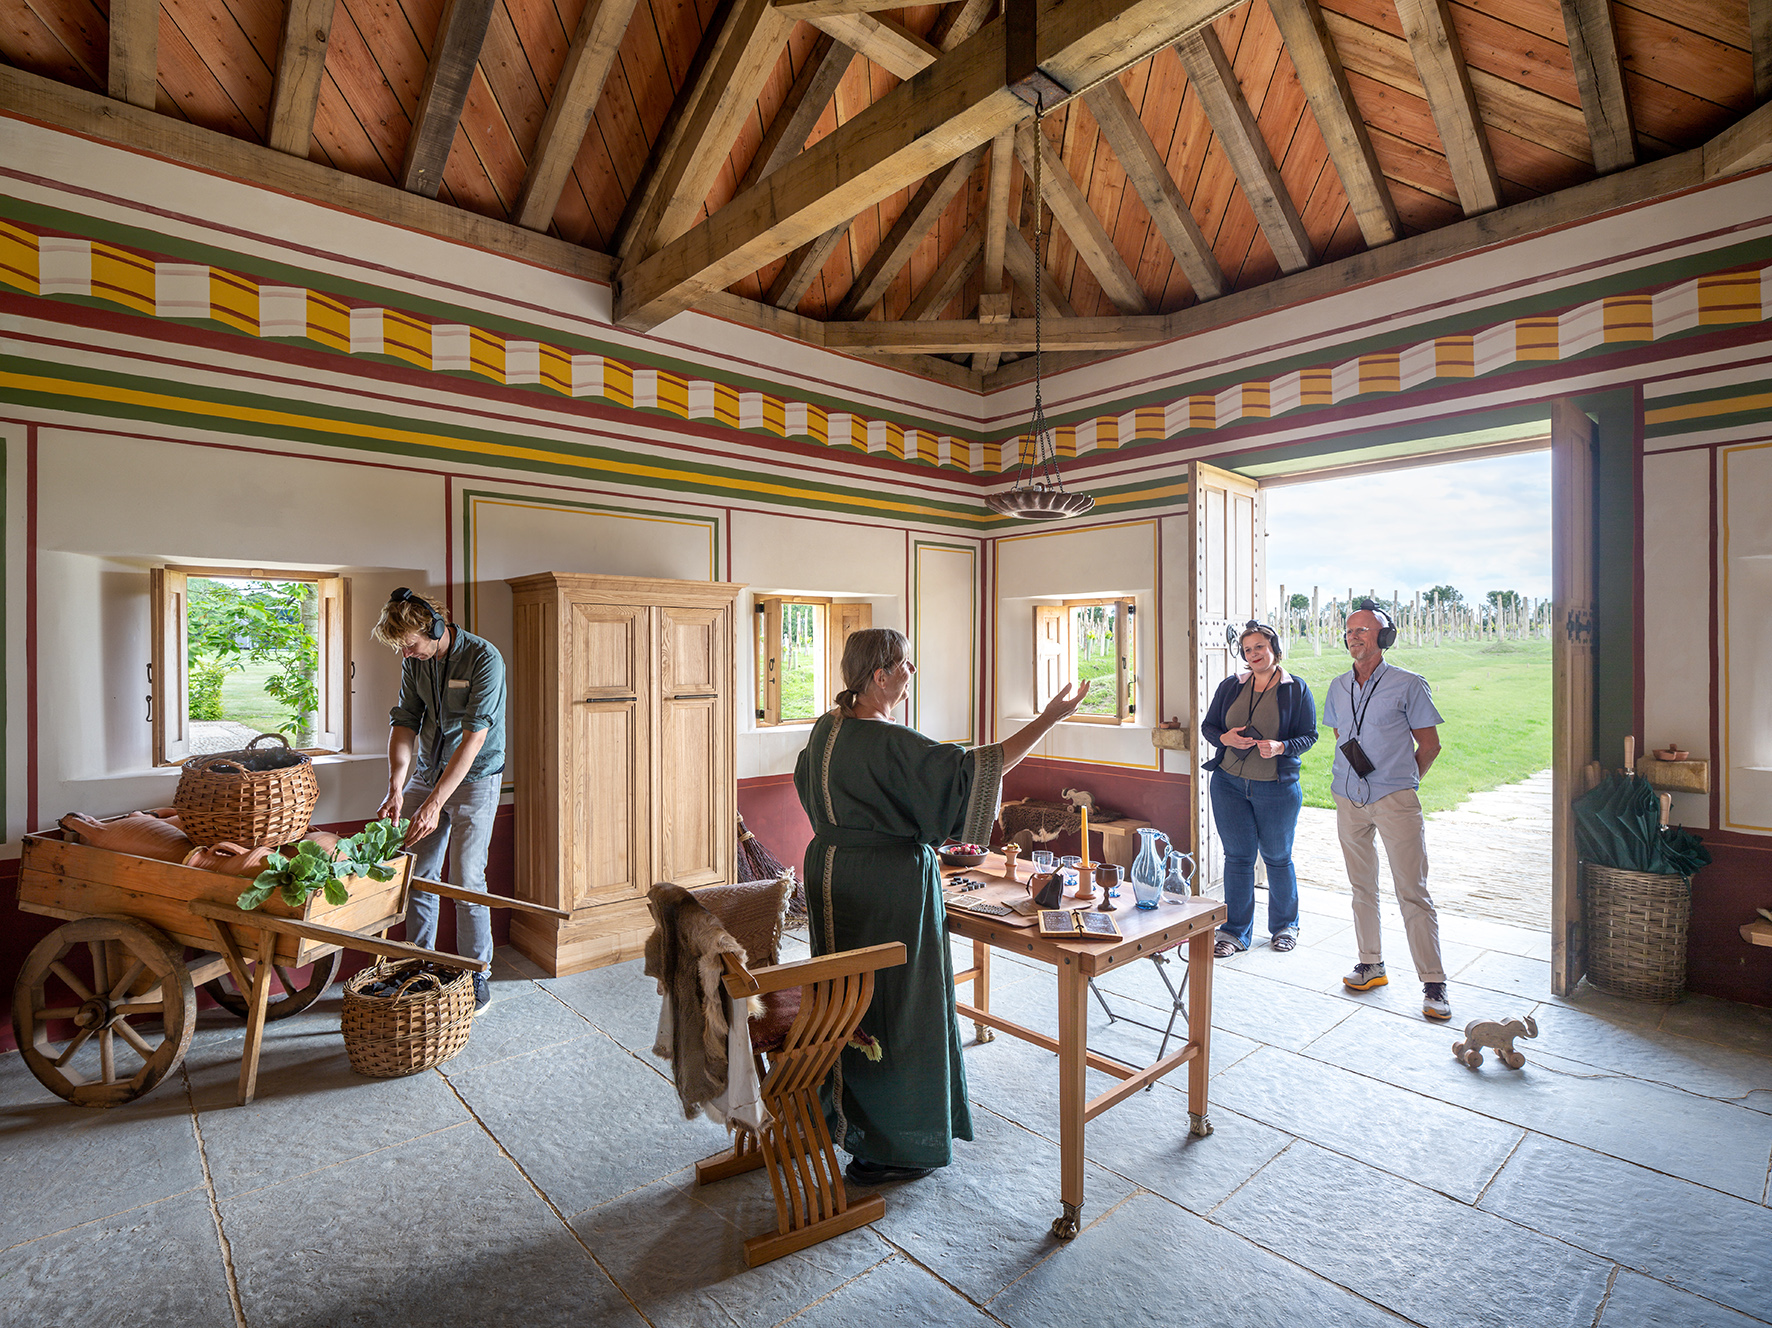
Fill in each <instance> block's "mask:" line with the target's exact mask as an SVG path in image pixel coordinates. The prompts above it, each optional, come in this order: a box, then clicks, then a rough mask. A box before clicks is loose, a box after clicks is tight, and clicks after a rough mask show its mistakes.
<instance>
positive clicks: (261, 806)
mask: <svg viewBox="0 0 1772 1328" xmlns="http://www.w3.org/2000/svg"><path fill="white" fill-rule="evenodd" d="M267 738H275V739H276V740H277V741H278V742H279V743H281V744H282V746H281V747H266V748H263V749H260V748H259V744H260V743H261V742H264V741H265V740H266V739H267ZM319 800H320V785H319V782H318V781H317V780H316V779H315V778H314V763H313V762H312V761H310V760H309V759H308V758H307V757H306V756H304V755H303V754H302V753H301V752H298V751H295V750H294V749H292V748H291V747H290V745H289V739H287V738H285V737H284V736H283V735H282V734H281V733H261V734H259V735H258V737H256V738H254V739H253V740H252V741H251V742H249V743H247V744H246V746H245V747H244V748H242V749H241V750H240V751H237V752H217V753H216V754H214V755H213V756H194V757H192V758H191V759H190V760H188V761H186V762H185V765H184V772H183V773H182V774H181V775H180V776H179V780H178V792H177V794H175V795H174V797H173V799H172V805H173V806H174V807H177V808H178V815H179V821H180V823H181V824H182V825H183V826H184V830H185V833H186V834H187V835H189V836H190V837H191V839H192V840H193V841H194V842H195V843H198V844H202V845H209V844H221V843H229V844H240V845H242V846H243V847H245V848H263V847H265V846H267V845H273V846H274V845H277V844H287V843H290V842H291V841H293V840H297V839H300V838H301V837H302V836H303V835H305V834H306V833H307V832H308V821H309V820H310V818H312V816H313V814H314V804H315V803H316V802H318V801H319Z"/></svg>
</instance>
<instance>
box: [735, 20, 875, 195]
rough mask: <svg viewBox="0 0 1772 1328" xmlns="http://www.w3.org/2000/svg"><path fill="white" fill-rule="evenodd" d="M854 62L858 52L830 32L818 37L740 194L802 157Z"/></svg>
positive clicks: (760, 147) (743, 183) (742, 182)
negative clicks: (807, 142)
mask: <svg viewBox="0 0 1772 1328" xmlns="http://www.w3.org/2000/svg"><path fill="white" fill-rule="evenodd" d="M853 59H855V52H854V51H852V50H850V49H849V48H848V47H847V46H845V45H843V44H842V43H841V42H839V41H838V40H837V39H836V38H835V37H832V36H831V35H830V34H829V33H827V32H821V33H819V34H818V40H817V42H815V43H814V44H813V47H812V51H811V54H810V55H808V56H807V58H806V61H805V63H804V64H802V65H801V66H800V72H799V74H797V75H796V76H795V78H794V85H793V86H792V87H791V88H789V89H788V94H787V96H786V97H785V98H783V100H782V103H781V107H780V109H779V110H777V111H776V113H775V116H774V118H773V119H771V120H770V122H769V128H768V130H767V131H766V132H765V133H764V135H763V141H762V143H760V144H759V145H758V147H757V153H756V155H755V156H754V157H752V158H751V165H750V169H748V170H747V171H746V172H745V174H744V179H742V180H740V181H739V184H738V188H739V192H740V193H743V192H744V191H745V190H746V189H749V188H750V187H751V186H752V185H754V184H755V183H757V181H758V180H761V179H762V178H763V177H764V176H765V175H768V174H769V173H770V172H771V171H774V170H776V169H777V168H778V167H780V165H781V164H782V163H783V162H784V161H787V160H788V159H789V158H791V157H794V156H797V155H799V153H800V151H801V149H803V148H804V147H805V146H806V140H807V139H808V138H810V137H812V130H813V127H814V126H815V125H817V124H818V119H819V117H820V116H821V115H823V114H824V108H825V107H827V106H829V105H830V104H831V98H832V97H834V96H836V95H837V84H838V83H840V82H842V80H843V75H844V73H845V72H846V71H847V70H848V68H849V62H850V61H852V60H853Z"/></svg>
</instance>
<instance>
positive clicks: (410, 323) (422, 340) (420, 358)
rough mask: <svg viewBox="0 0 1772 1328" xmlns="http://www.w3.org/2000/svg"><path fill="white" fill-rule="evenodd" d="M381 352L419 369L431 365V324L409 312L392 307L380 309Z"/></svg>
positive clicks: (427, 367)
mask: <svg viewBox="0 0 1772 1328" xmlns="http://www.w3.org/2000/svg"><path fill="white" fill-rule="evenodd" d="M381 343H382V346H381V348H382V354H384V355H392V356H393V357H394V358H395V359H398V360H405V361H406V362H407V363H408V364H415V365H417V366H418V367H419V368H420V369H429V368H430V367H431V325H430V324H429V323H424V322H420V321H419V320H418V319H416V318H414V317H412V315H410V314H402V313H396V312H395V311H394V310H392V309H383V310H382V311H381Z"/></svg>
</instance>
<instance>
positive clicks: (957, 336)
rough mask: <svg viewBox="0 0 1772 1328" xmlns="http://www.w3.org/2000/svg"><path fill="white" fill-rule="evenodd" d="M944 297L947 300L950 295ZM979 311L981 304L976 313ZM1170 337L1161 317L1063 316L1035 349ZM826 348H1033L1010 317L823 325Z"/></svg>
mask: <svg viewBox="0 0 1772 1328" xmlns="http://www.w3.org/2000/svg"><path fill="white" fill-rule="evenodd" d="M963 279H964V278H962V280H963ZM954 289H955V291H958V289H959V287H958V286H957V285H956V286H955V288H954ZM948 298H949V299H952V298H953V296H952V294H950V295H949V297H948ZM999 298H1001V297H999ZM944 303H945V301H944ZM984 307H985V306H984V305H983V304H982V303H981V304H980V308H981V310H982V309H983V308H984ZM1169 335H1170V333H1169V320H1168V319H1167V318H1166V317H1165V316H1163V315H1161V314H1148V315H1144V316H1141V317H1126V316H1124V315H1119V314H1116V315H1113V316H1111V317H1107V318H1065V319H1057V320H1054V321H1053V322H1050V323H1048V324H1046V325H1045V326H1044V327H1042V328H1041V329H1040V348H1041V349H1042V350H1043V351H1048V352H1050V351H1069V350H1132V349H1135V348H1137V347H1139V346H1148V345H1151V344H1152V343H1153V342H1157V341H1162V340H1164V339H1165V338H1167V337H1168V336H1169ZM825 346H826V347H827V348H828V349H830V350H839V351H848V350H853V349H856V348H859V347H866V348H867V349H869V350H874V351H879V352H882V353H885V354H893V355H964V354H970V353H976V352H978V351H979V350H981V349H989V350H992V351H995V352H996V353H997V354H999V355H1001V354H1002V353H1003V352H1005V351H1031V350H1033V349H1034V320H1033V319H1031V318H1009V319H1004V320H1003V321H1001V322H995V321H992V322H986V321H984V320H982V319H952V318H947V319H935V320H931V321H924V320H918V319H910V318H907V319H906V320H904V321H903V322H898V323H832V324H827V325H826V327H825Z"/></svg>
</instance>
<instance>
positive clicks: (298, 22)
mask: <svg viewBox="0 0 1772 1328" xmlns="http://www.w3.org/2000/svg"><path fill="white" fill-rule="evenodd" d="M337 5H338V0H289V4H288V7H287V8H285V9H284V11H283V34H282V37H281V39H280V40H279V43H278V50H277V77H276V82H275V84H274V85H273V87H274V90H273V92H272V93H271V123H270V130H269V132H268V133H267V134H266V135H265V141H266V142H267V144H268V145H269V146H270V147H271V149H272V150H273V151H276V152H287V153H289V154H290V155H291V156H295V157H305V156H307V155H308V143H309V140H310V139H312V138H313V136H314V112H315V111H316V110H318V109H319V106H320V85H321V83H322V82H324V81H325V77H326V44H327V43H328V42H329V41H330V40H331V39H332V15H333V12H334V10H335V9H336V8H337Z"/></svg>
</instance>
